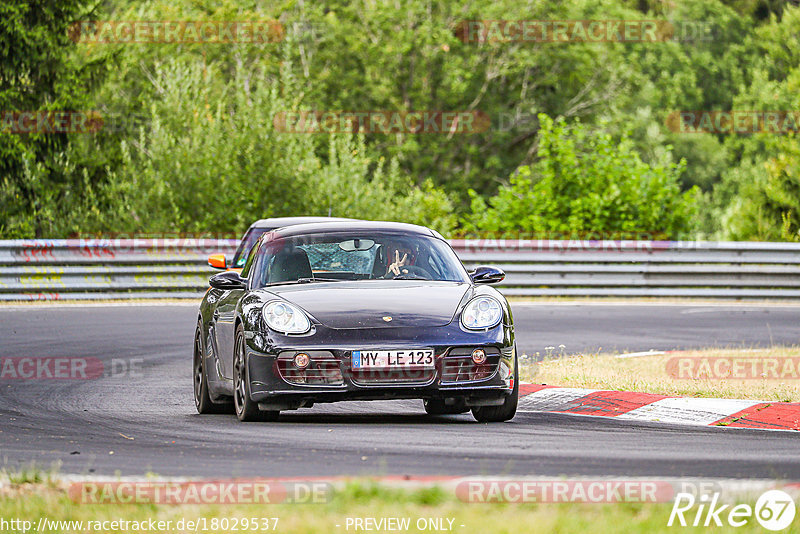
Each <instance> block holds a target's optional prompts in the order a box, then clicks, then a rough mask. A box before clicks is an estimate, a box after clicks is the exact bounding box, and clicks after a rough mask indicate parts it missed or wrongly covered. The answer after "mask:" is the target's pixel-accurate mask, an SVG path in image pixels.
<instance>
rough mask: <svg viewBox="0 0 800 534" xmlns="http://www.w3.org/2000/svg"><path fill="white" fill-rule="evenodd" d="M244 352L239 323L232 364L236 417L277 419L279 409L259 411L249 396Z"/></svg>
mask: <svg viewBox="0 0 800 534" xmlns="http://www.w3.org/2000/svg"><path fill="white" fill-rule="evenodd" d="M244 353H245V350H244V329H243V328H242V326H241V325H239V326H238V327H237V328H236V343H235V344H234V364H233V377H234V379H233V380H234V384H233V385H234V393H233V404H234V406H235V407H236V417H238V418H239V421H242V422H251V421H277V420H278V415H279V414H280V412H279V411H274V410H273V411H261V410H260V409H259V408H258V403H256V402H254V401H253V399H252V398H250V377H249V376H248V370H247V362H246V359H245V356H244Z"/></svg>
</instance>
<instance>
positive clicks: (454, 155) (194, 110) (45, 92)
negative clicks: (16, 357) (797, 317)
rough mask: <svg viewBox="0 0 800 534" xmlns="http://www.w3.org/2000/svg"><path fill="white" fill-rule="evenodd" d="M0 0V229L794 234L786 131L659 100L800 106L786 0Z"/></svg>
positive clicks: (797, 235) (759, 107)
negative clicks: (70, 119)
mask: <svg viewBox="0 0 800 534" xmlns="http://www.w3.org/2000/svg"><path fill="white" fill-rule="evenodd" d="M33 4H34V3H33V2H30V3H28V2H13V3H4V4H2V5H0V14H2V17H0V111H4V112H7V111H26V110H76V109H82V110H98V111H99V112H100V113H102V115H103V117H105V119H106V127H105V128H103V129H102V130H101V131H99V132H96V133H82V134H55V135H54V134H23V135H20V134H14V133H3V134H0V180H1V181H2V189H0V213H2V218H0V237H2V238H15V237H32V236H47V237H63V236H67V235H71V234H75V233H108V232H167V231H168V232H208V231H212V232H222V231H224V232H240V231H242V230H243V228H245V227H246V226H247V225H248V224H249V222H251V221H252V220H253V219H255V218H259V217H268V216H286V215H300V214H308V215H327V214H331V215H336V216H349V217H360V218H367V219H395V220H405V221H409V222H417V223H424V224H429V225H431V226H433V227H435V228H436V229H438V230H440V231H442V232H445V233H448V234H451V235H454V234H457V233H469V234H476V233H477V234H482V233H501V234H505V235H512V234H517V233H526V234H538V235H550V236H554V235H558V236H562V237H568V236H571V235H579V234H580V235H587V234H595V235H599V234H602V233H616V234H626V235H642V234H647V235H653V236H659V237H665V238H693V237H700V238H718V239H743V240H750V239H761V240H767V239H769V240H776V239H783V240H800V170H798V165H799V164H800V145H798V139H797V137H796V136H794V135H791V134H787V135H776V134H775V133H755V134H747V135H742V134H730V133H684V132H680V131H675V128H674V124H673V123H670V117H671V116H674V113H675V112H677V111H685V110H692V111H703V110H706V111H731V110H748V111H775V110H787V111H793V110H794V111H798V110H800V107H799V106H800V99H799V98H798V96H797V95H798V89H800V34H799V33H798V32H797V28H798V27H800V7H798V6H797V2H793V1H791V0H726V1H720V0H676V1H675V2H660V1H655V0H574V1H570V2H546V1H538V0H531V1H530V2H517V1H511V0H501V1H497V2H474V1H468V0H445V1H433V0H406V1H404V2H400V3H394V2H392V3H388V2H375V1H373V0H355V1H348V0H325V1H321V2H293V1H289V2H284V3H265V2H260V1H256V0H251V1H245V0H222V1H212V0H194V1H192V2H188V1H185V0H178V1H176V0H171V1H166V0H147V1H133V0H106V1H105V2H101V3H100V4H99V5H98V4H97V3H95V2H85V1H80V0H46V1H39V2H36V3H35V4H36V6H35V7H34V6H33ZM270 19H277V20H279V21H280V22H281V24H282V26H283V28H284V32H283V34H282V36H283V38H282V39H281V40H280V42H272V43H248V42H238V43H177V44H176V43H155V42H138V43H130V42H127V43H112V44H105V43H87V42H80V43H75V42H73V41H71V40H70V38H69V37H70V24H71V22H73V21H80V20H118V21H129V20H143V21H181V20H183V21H187V20H188V21H205V20H209V21H244V20H270ZM470 20H666V21H670V22H671V24H672V28H674V34H672V38H671V39H668V40H666V41H663V42H661V41H660V42H646V41H645V42H599V43H597V42H595V43H592V42H568V43H558V42H514V41H510V42H507V41H503V40H488V41H485V42H472V41H469V40H466V41H465V40H464V36H465V34H464V32H463V24H462V23H463V22H464V21H470ZM308 110H317V111H324V110H348V111H380V110H404V111H409V110H417V111H424V110H430V111H435V110H443V111H470V112H477V113H480V115H481V116H483V117H486V118H487V120H488V125H487V127H486V128H482V129H480V128H479V129H478V131H475V132H467V133H438V134H432V133H422V134H415V133H391V134H386V133H371V132H370V133H363V132H361V133H352V132H339V133H330V134H323V133H315V134H302V133H286V132H283V131H280V129H278V128H276V125H275V122H276V120H275V117H276V116H277V115H279V114H281V113H285V112H300V111H308Z"/></svg>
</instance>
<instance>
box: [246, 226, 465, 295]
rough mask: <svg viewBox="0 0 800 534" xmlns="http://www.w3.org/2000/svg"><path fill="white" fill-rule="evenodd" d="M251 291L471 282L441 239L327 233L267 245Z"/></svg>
mask: <svg viewBox="0 0 800 534" xmlns="http://www.w3.org/2000/svg"><path fill="white" fill-rule="evenodd" d="M250 270H251V271H252V272H251V273H248V274H247V276H248V277H249V278H251V279H253V280H254V286H253V287H264V286H268V285H274V284H286V283H308V282H315V281H339V280H436V281H452V282H467V281H468V280H469V277H468V275H467V272H466V270H465V269H464V266H463V265H462V264H461V262H460V261H459V259H458V257H457V256H456V255H455V253H454V252H453V250H452V249H451V248H450V247H449V246H448V245H447V243H445V242H443V241H442V240H440V239H436V238H434V237H426V236H423V235H417V234H400V233H388V232H387V233H381V232H368V233H358V234H353V233H347V232H337V233H325V234H311V235H302V236H295V237H289V238H282V239H276V240H274V241H268V242H265V243H264V244H263V245H262V246H261V249H260V250H259V251H258V253H257V254H256V257H255V258H254V261H253V265H252V268H251V269H250Z"/></svg>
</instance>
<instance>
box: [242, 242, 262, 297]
mask: <svg viewBox="0 0 800 534" xmlns="http://www.w3.org/2000/svg"><path fill="white" fill-rule="evenodd" d="M260 248H261V247H260V246H259V245H258V244H257V245H256V246H254V247H253V248H252V249H251V250H250V254H249V255H248V256H247V261H246V262H245V263H244V267H243V268H242V277H243V278H250V273H251V272H253V273H258V266H256V267H255V268H254V267H253V264H254V263H257V262H256V259H257V258H259V257H260V256H261V255H260V254H257V251H258V249H260ZM251 287H252V285H251Z"/></svg>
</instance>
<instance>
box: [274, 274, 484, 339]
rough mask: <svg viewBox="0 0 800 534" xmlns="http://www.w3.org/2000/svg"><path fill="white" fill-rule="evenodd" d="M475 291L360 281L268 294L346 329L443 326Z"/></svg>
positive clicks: (283, 288) (453, 286)
mask: <svg viewBox="0 0 800 534" xmlns="http://www.w3.org/2000/svg"><path fill="white" fill-rule="evenodd" d="M471 287H472V286H471V285H470V284H468V283H463V282H431V281H420V280H362V281H358V282H317V283H311V284H302V285H286V286H272V287H269V288H268V291H269V292H270V293H274V294H275V295H278V296H279V297H281V298H283V299H286V300H288V301H289V302H293V303H294V304H297V305H298V306H300V307H301V308H303V309H304V310H306V311H307V312H308V313H309V314H311V315H312V316H313V317H314V318H315V319H316V320H317V321H319V322H320V323H322V324H323V325H325V326H327V327H329V328H341V329H344V328H387V327H435V326H444V325H447V324H449V323H450V322H451V321H452V320H453V317H454V316H455V313H456V310H457V309H458V307H459V304H460V303H461V301H462V300H463V299H464V296H465V294H466V293H467V291H469V290H470V288H471ZM389 317H390V318H391V320H387V319H386V318H389Z"/></svg>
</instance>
